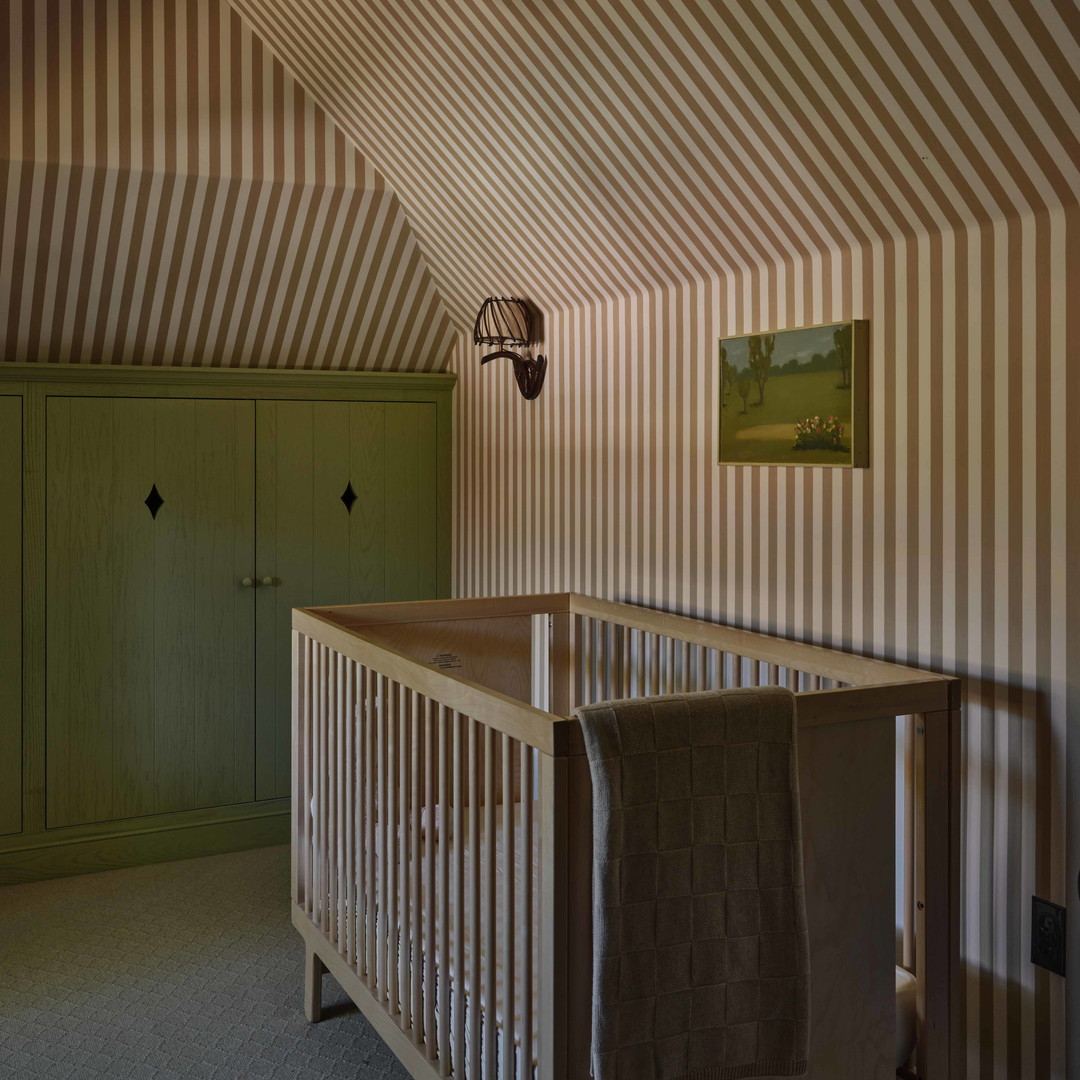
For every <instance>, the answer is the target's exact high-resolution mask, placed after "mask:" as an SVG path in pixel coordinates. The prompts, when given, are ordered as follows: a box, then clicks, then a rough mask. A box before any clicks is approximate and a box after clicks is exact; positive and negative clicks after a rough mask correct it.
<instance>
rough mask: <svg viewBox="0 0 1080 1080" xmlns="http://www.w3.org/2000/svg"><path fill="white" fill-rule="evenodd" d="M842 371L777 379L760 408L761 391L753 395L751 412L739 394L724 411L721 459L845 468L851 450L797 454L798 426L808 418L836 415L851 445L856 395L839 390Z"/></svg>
mask: <svg viewBox="0 0 1080 1080" xmlns="http://www.w3.org/2000/svg"><path fill="white" fill-rule="evenodd" d="M839 383H840V373H839V372H838V371H812V372H809V373H806V374H800V375H780V376H775V377H773V378H771V379H769V381H768V382H767V383H766V384H765V403H764V404H763V405H758V404H756V402H757V398H758V392H757V387H756V386H754V387H753V388H752V389H751V391H750V397H749V399H748V400H749V405H748V408H747V411H746V412H745V413H744V412H743V401H742V398H741V397H739V395H738V393H737V392H736V391H735V390H732V391H731V393H730V394H729V395H728V398H727V404H726V405H725V406H724V407H723V408H721V410H720V460H721V461H725V462H739V461H746V462H763V463H768V462H771V461H775V462H777V463H782V464H805V465H846V464H850V461H851V454H850V450H846V451H844V452H842V453H841V452H840V451H837V450H793V449H792V446H793V445H794V442H795V422H796V421H797V420H805V419H806V418H807V417H809V416H821V417H826V416H835V417H837V418H838V419H839V420H840V422H841V423H842V424H843V425H844V442H845V443H846V444H847V445H848V446H849V447H850V445H851V390H850V389H849V388H845V389H843V390H840V389H837V387H838V385H839Z"/></svg>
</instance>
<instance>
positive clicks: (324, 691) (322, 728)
mask: <svg viewBox="0 0 1080 1080" xmlns="http://www.w3.org/2000/svg"><path fill="white" fill-rule="evenodd" d="M329 653H330V650H329V649H328V648H327V647H326V646H325V645H320V646H319V671H318V679H319V714H318V723H319V771H318V774H317V775H318V785H319V825H318V828H319V896H318V909H317V911H316V916H317V919H316V926H318V928H319V929H320V930H322V931H323V932H325V931H326V898H327V895H328V892H329V888H328V882H327V873H326V868H327V866H328V864H329V859H330V853H329V850H328V847H327V842H328V835H327V834H328V829H327V814H328V813H329V803H328V800H327V791H326V787H327V740H326V711H327V697H328V690H329V687H328V685H327V684H328V682H329Z"/></svg>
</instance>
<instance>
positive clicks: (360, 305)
mask: <svg viewBox="0 0 1080 1080" xmlns="http://www.w3.org/2000/svg"><path fill="white" fill-rule="evenodd" d="M451 341H452V330H451V327H450V323H449V319H448V316H447V313H446V311H445V309H444V307H443V305H442V302H441V300H440V298H439V295H438V292H437V290H436V287H435V283H434V281H433V279H432V277H431V275H430V273H429V272H428V269H427V266H426V264H425V262H424V259H423V257H422V255H421V254H420V251H419V248H418V246H417V244H416V240H415V237H414V235H413V232H412V230H411V228H410V227H409V224H408V222H407V221H406V219H405V216H404V214H403V213H402V211H401V207H400V204H399V203H398V200H397V198H396V196H395V194H394V193H393V192H392V191H391V190H389V189H388V188H387V186H386V185H385V183H384V182H383V180H382V177H381V176H380V175H379V174H378V173H377V172H376V170H375V169H374V168H373V166H372V165H371V163H370V162H369V161H368V160H367V159H365V158H364V157H363V156H362V155H361V154H360V153H359V152H358V151H357V150H356V148H355V147H354V146H353V145H352V143H351V142H350V141H348V140H347V139H346V138H345V136H344V135H343V133H342V131H341V130H340V128H338V127H336V126H335V125H334V124H333V123H332V122H331V121H330V120H329V119H328V118H327V115H326V113H325V112H324V111H323V110H322V109H321V108H320V107H319V106H317V105H316V104H315V102H314V101H313V99H312V98H311V97H310V96H309V95H308V94H307V93H305V91H304V90H303V89H302V88H301V87H300V86H299V85H298V84H297V83H296V82H295V80H294V79H293V78H292V76H291V75H289V74H287V73H286V72H285V70H284V68H283V67H282V65H281V63H280V62H279V61H277V60H275V59H274V58H273V57H272V56H271V55H270V53H268V51H267V50H266V48H265V47H264V46H263V44H262V43H261V42H260V41H259V40H258V38H256V37H255V35H254V34H252V32H251V30H250V29H248V28H247V27H246V26H245V25H244V24H243V23H242V22H241V20H240V17H239V16H238V15H237V13H236V12H235V11H234V10H233V9H232V8H230V7H229V6H228V5H227V4H226V3H224V2H223V0H153V2H150V0H146V2H143V0H94V2H79V0H17V2H13V3H10V4H5V5H3V6H2V8H0V357H2V358H3V359H4V360H29V361H43V362H47V361H66V362H87V363H142V364H196V365H199V364H203V365H213V366H229V365H234V366H255V367H260V366H277V367H327V368H400V369H404V370H433V369H438V368H440V367H442V366H444V364H445V362H446V358H447V354H448V351H449V348H450V345H451Z"/></svg>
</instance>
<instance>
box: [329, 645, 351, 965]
mask: <svg viewBox="0 0 1080 1080" xmlns="http://www.w3.org/2000/svg"><path fill="white" fill-rule="evenodd" d="M333 655H334V710H333V713H332V716H333V722H334V731H333V735H334V816H335V818H336V820H335V822H334V841H335V843H334V896H335V900H336V903H335V904H334V908H336V911H335V912H334V922H335V927H334V937H333V939H332V940H333V941H335V942H336V943H337V947H338V952H344V951H345V949H346V948H347V944H346V941H345V887H344V886H345V882H344V870H345V807H346V800H345V724H344V719H343V718H344V713H345V706H344V699H345V657H343V656H342V655H341V654H340V653H339V652H337V651H336V650H335V651H334V654H333Z"/></svg>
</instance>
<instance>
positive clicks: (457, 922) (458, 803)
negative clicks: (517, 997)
mask: <svg viewBox="0 0 1080 1080" xmlns="http://www.w3.org/2000/svg"><path fill="white" fill-rule="evenodd" d="M451 715H452V718H453V719H452V723H453V725H454V794H453V802H454V832H453V836H454V845H453V846H454V935H453V936H454V945H453V947H454V986H453V994H454V1048H453V1054H454V1060H453V1069H454V1072H455V1073H462V1072H464V1069H463V1068H462V1060H463V1059H464V1057H465V995H464V993H463V991H462V988H463V987H464V985H465V843H464V839H465V781H464V778H463V775H462V771H463V766H464V760H463V759H464V748H463V746H462V742H463V738H464V733H463V728H464V725H465V723H466V718H465V716H463V715H462V714H461V713H458V712H455V713H452V714H451Z"/></svg>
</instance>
